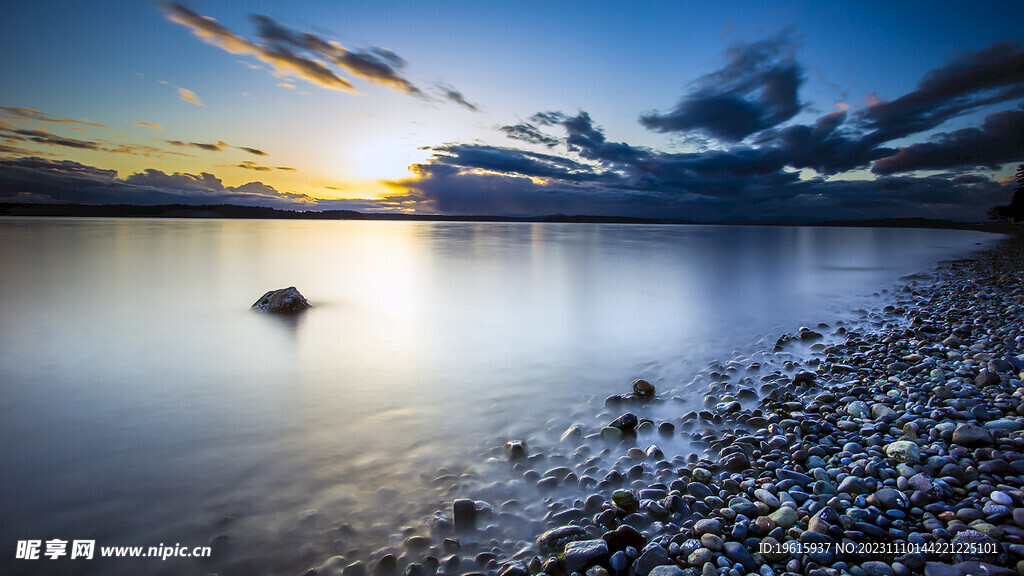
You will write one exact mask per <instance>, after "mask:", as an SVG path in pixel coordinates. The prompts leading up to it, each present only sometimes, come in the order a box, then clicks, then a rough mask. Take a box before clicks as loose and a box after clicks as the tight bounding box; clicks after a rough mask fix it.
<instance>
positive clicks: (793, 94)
mask: <svg viewBox="0 0 1024 576" xmlns="http://www.w3.org/2000/svg"><path fill="white" fill-rule="evenodd" d="M794 48H795V45H794V43H793V42H792V41H791V40H790V39H789V37H788V35H787V34H782V35H779V36H777V37H775V38H770V39H767V40H762V41H759V42H754V43H751V44H736V45H734V46H732V47H731V48H730V49H729V50H727V51H726V56H727V57H728V58H729V62H728V63H727V64H726V65H725V67H723V68H722V69H721V70H718V71H716V72H713V73H711V74H708V75H706V76H703V77H701V78H699V79H698V80H696V81H695V82H694V83H693V84H692V87H691V89H690V91H689V92H688V93H687V94H686V95H685V96H683V98H682V99H681V100H680V101H679V103H678V104H676V106H675V108H673V109H672V110H671V111H669V112H667V113H657V112H651V113H648V114H644V115H642V116H641V117H640V122H641V124H643V125H644V126H646V127H647V128H650V129H652V130H657V131H659V132H699V133H702V134H705V135H707V136H710V137H712V138H716V139H718V140H721V141H724V142H738V141H740V140H743V139H744V138H746V137H747V136H749V135H751V134H754V133H756V132H759V131H761V130H766V129H768V128H772V127H774V126H777V125H779V124H781V123H783V122H785V121H787V120H789V119H791V118H793V117H794V116H796V114H797V113H798V112H800V111H801V110H802V109H803V104H801V103H800V100H799V98H798V91H799V88H800V86H801V85H802V84H803V82H804V70H803V67H802V66H800V65H799V64H798V63H797V62H796V60H795V59H794V58H793V55H792V53H793V50H794Z"/></svg>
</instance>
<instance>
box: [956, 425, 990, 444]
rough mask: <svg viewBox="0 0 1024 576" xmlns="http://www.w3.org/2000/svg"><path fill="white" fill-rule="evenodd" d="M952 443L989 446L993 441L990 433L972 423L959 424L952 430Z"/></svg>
mask: <svg viewBox="0 0 1024 576" xmlns="http://www.w3.org/2000/svg"><path fill="white" fill-rule="evenodd" d="M953 443H954V444H959V445H961V446H967V447H975V446H991V445H992V444H994V443H995V440H994V439H993V438H992V433H991V432H989V431H988V430H986V429H984V428H981V427H979V426H974V425H973V424H961V425H959V426H957V427H956V430H953Z"/></svg>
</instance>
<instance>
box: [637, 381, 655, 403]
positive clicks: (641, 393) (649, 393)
mask: <svg viewBox="0 0 1024 576" xmlns="http://www.w3.org/2000/svg"><path fill="white" fill-rule="evenodd" d="M633 395H634V396H636V397H637V398H642V399H644V400H647V399H649V398H654V384H651V383H650V382H648V381H647V380H633Z"/></svg>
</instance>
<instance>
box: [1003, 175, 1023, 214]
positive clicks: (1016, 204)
mask: <svg viewBox="0 0 1024 576" xmlns="http://www.w3.org/2000/svg"><path fill="white" fill-rule="evenodd" d="M1007 215H1008V216H1009V217H1010V220H1012V221H1014V222H1020V221H1021V220H1024V164H1021V165H1019V166H1017V188H1016V189H1015V190H1014V191H1013V200H1010V205H1009V206H1007Z"/></svg>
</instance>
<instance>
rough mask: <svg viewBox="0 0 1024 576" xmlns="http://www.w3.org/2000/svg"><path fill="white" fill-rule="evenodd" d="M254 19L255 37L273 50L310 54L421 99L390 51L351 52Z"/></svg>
mask: <svg viewBox="0 0 1024 576" xmlns="http://www.w3.org/2000/svg"><path fill="white" fill-rule="evenodd" d="M251 19H252V21H253V22H254V23H256V26H257V32H256V35H257V36H258V37H259V38H260V39H261V40H263V41H265V42H267V43H268V44H270V45H272V46H273V47H274V49H278V50H281V49H288V48H291V49H297V50H304V51H309V52H311V53H313V54H314V55H315V56H316V57H318V58H322V59H324V60H325V61H327V62H330V63H333V64H335V65H337V66H339V67H341V68H342V69H344V70H345V71H347V72H348V73H349V74H352V75H353V76H358V77H360V78H363V79H365V80H369V81H370V82H373V83H375V84H379V85H381V86H385V87H388V88H392V89H395V90H398V91H400V92H405V93H406V94H411V95H417V96H419V95H422V91H421V90H420V89H419V88H417V87H416V86H414V85H413V84H412V82H410V81H409V80H407V79H406V78H405V77H403V76H402V75H401V74H400V73H399V72H398V68H401V67H402V66H404V65H405V61H404V60H402V58H401V57H399V56H398V55H397V54H395V53H394V52H392V51H390V50H386V49H383V48H371V49H369V50H367V51H353V50H348V49H347V48H345V47H344V46H342V45H341V44H338V43H337V42H333V41H328V40H324V39H323V38H321V37H319V36H317V35H316V34H313V33H310V32H304V33H300V32H296V31H294V30H292V29H291V28H289V27H287V26H284V25H283V24H280V23H278V22H276V21H274V20H273V19H271V18H269V17H267V16H263V15H260V14H256V15H253V16H251ZM286 47H287V48H286Z"/></svg>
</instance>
